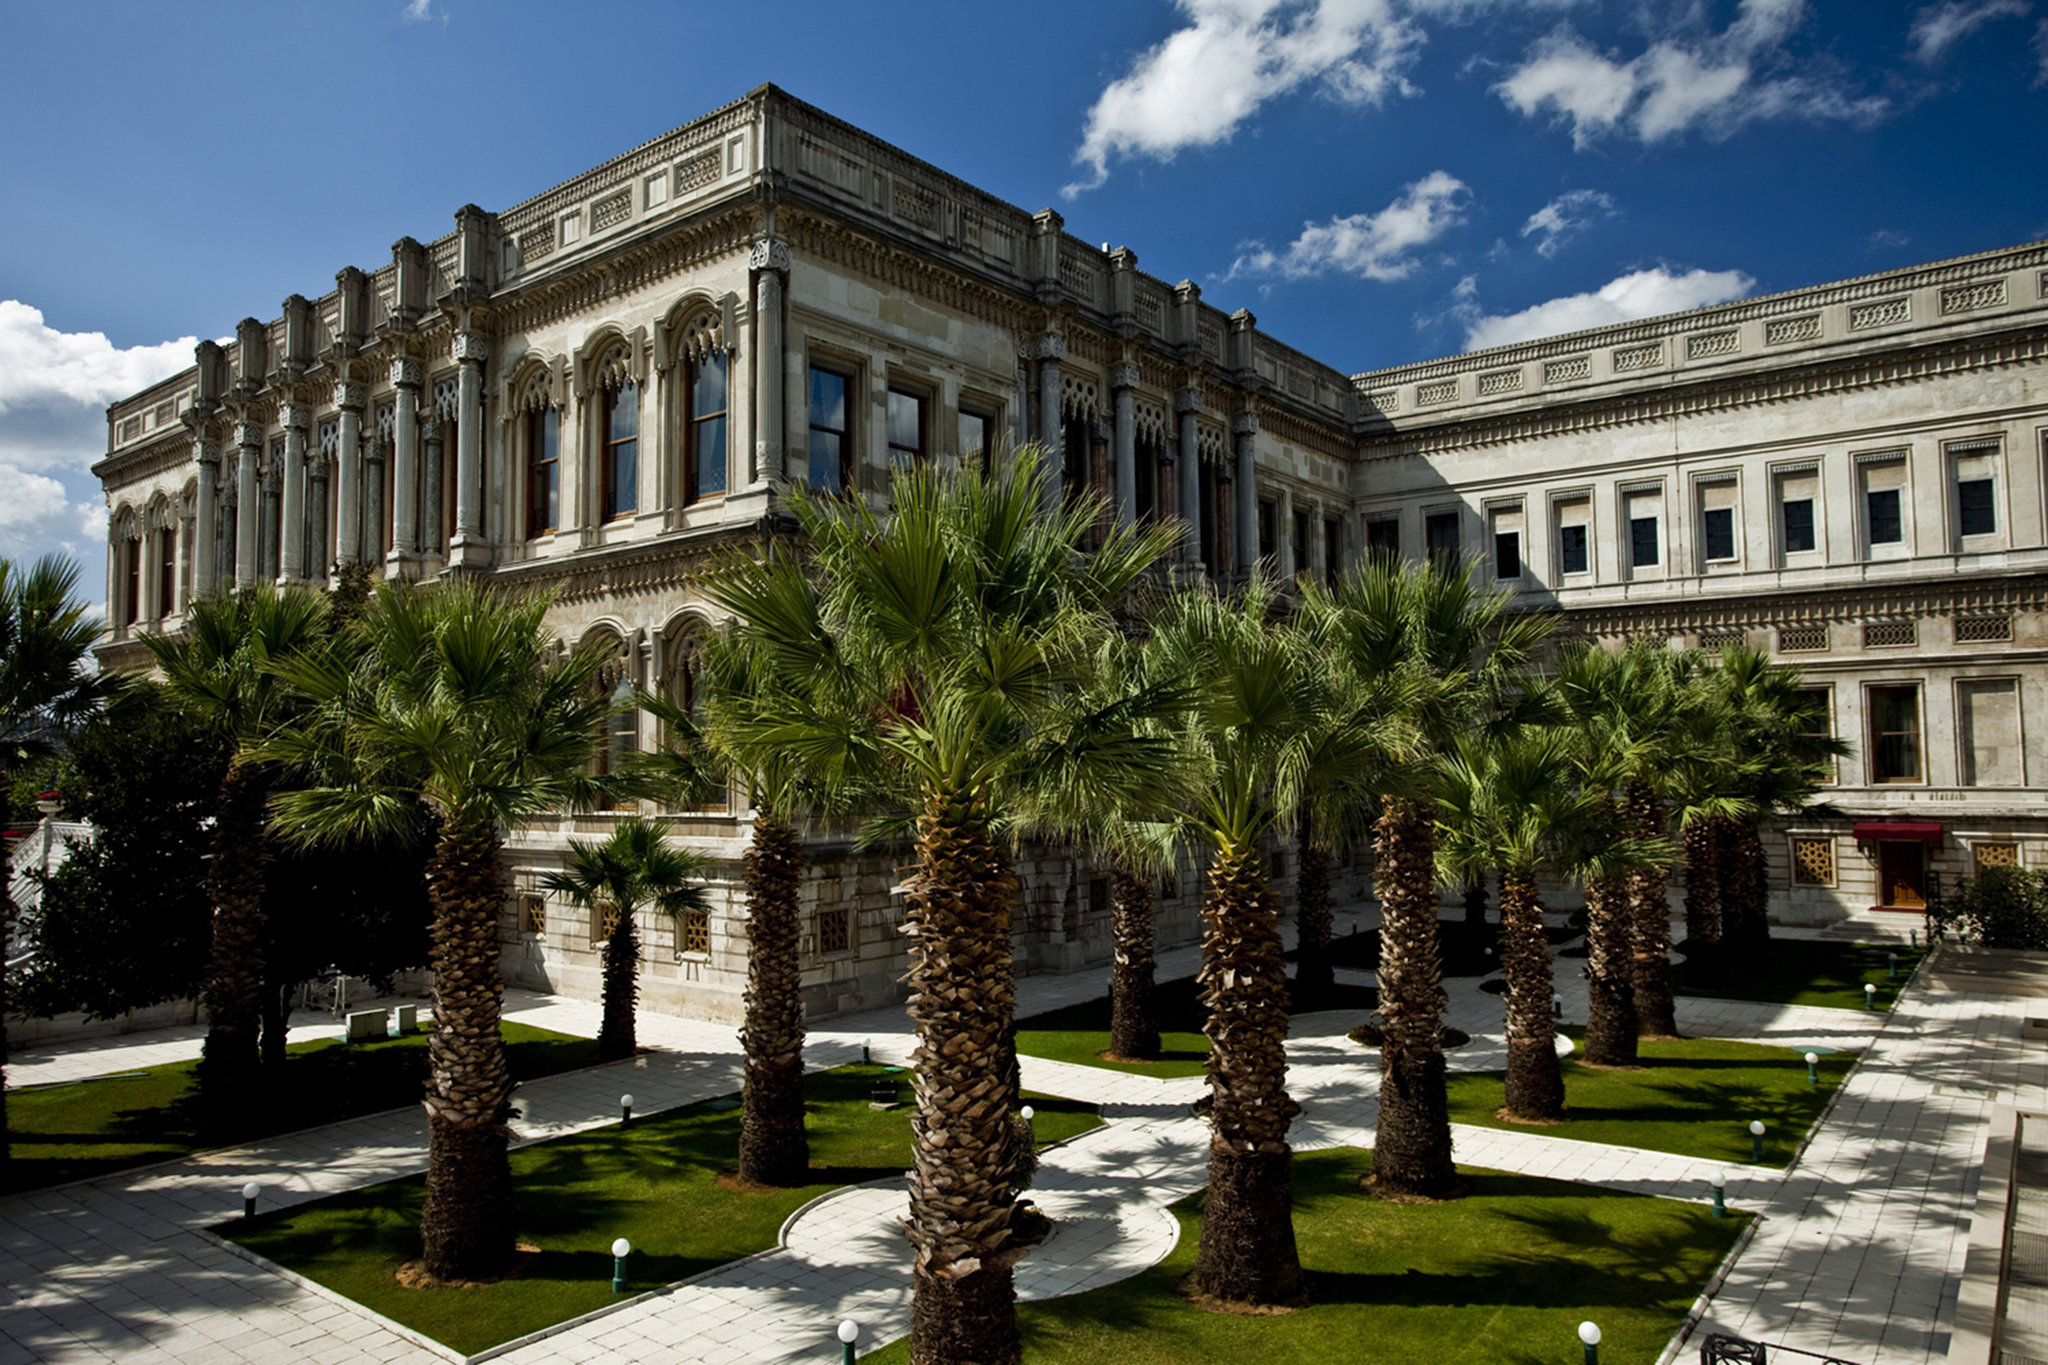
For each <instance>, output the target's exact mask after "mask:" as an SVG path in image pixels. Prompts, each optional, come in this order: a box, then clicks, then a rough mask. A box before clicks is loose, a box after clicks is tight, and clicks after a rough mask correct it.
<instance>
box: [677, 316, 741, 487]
mask: <svg viewBox="0 0 2048 1365" xmlns="http://www.w3.org/2000/svg"><path fill="white" fill-rule="evenodd" d="M729 373H730V371H729V368H728V362H727V359H726V354H725V352H724V351H707V352H705V353H704V355H703V356H701V357H699V358H698V360H697V361H696V363H695V364H693V365H691V366H690V435H689V447H688V451H687V456H688V459H689V462H690V476H689V480H688V484H687V488H686V495H687V498H688V500H689V501H691V502H696V501H698V500H699V499H700V498H712V497H717V496H718V495H719V494H721V493H723V492H725V490H726V465H727V450H728V444H727V438H726V432H727V430H728V425H727V418H728V416H729V415H730V404H731V396H730V389H729V386H728V384H727V382H726V381H727V377H728V375H729Z"/></svg>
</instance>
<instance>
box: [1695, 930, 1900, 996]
mask: <svg viewBox="0 0 2048 1365" xmlns="http://www.w3.org/2000/svg"><path fill="white" fill-rule="evenodd" d="M1678 950H1679V951H1680V952H1684V951H1685V945H1684V944H1682V943H1681V944H1679V945H1678ZM1888 953H1896V954H1897V955H1898V959H1899V975H1898V979H1897V980H1893V979H1892V977H1891V973H1890V969H1889V967H1888V965H1887V963H1886V961H1885V956H1886V954H1888ZM1926 953H1927V949H1926V948H1925V946H1922V947H1919V948H1908V947H1906V946H1905V945H1904V944H1895V943H1893V944H1887V943H1830V942H1827V941H1825V940H1820V939H1799V938H1783V939H1772V940H1771V946H1770V949H1769V951H1768V952H1765V953H1762V954H1759V955H1758V956H1757V957H1755V958H1753V959H1751V958H1745V959H1744V960H1743V961H1742V962H1741V963H1740V964H1738V965H1736V966H1733V967H1731V968H1730V969H1728V970H1726V971H1724V972H1723V973H1722V974H1721V977H1720V979H1718V980H1712V981H1702V982H1698V983H1696V984H1695V983H1693V982H1689V981H1687V980H1686V971H1685V964H1684V963H1680V964H1678V965H1677V966H1676V967H1674V968H1673V969H1672V973H1671V975H1672V982H1673V984H1674V985H1675V986H1676V987H1677V989H1678V993H1679V994H1680V995H1704V996H1712V997H1714V998H1716V999H1720V1000H1761V1001H1766V1002H1768V1003H1771V1004H1777V1005H1823V1006H1827V1007H1830V1008H1833V1009H1839V1010H1860V1009H1862V1008H1863V987H1864V984H1865V983H1866V982H1867V983H1869V984H1870V985H1873V986H1875V987H1877V997H1876V1005H1877V1007H1878V1008H1879V1009H1880V1010H1889V1009H1890V1008H1891V1007H1892V1002H1893V1001H1895V1000H1897V999H1898V996H1899V991H1900V989H1901V988H1902V987H1904V986H1905V984H1906V978H1907V976H1908V975H1910V974H1911V972H1912V970H1913V967H1914V965H1915V964H1916V963H1918V962H1919V961H1920V959H1921V958H1922V957H1924V956H1925V955H1926Z"/></svg>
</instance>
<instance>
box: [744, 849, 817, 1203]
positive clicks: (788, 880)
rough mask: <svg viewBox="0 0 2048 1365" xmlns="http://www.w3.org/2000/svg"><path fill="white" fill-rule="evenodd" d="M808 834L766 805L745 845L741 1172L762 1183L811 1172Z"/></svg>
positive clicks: (796, 1180)
mask: <svg viewBox="0 0 2048 1365" xmlns="http://www.w3.org/2000/svg"><path fill="white" fill-rule="evenodd" d="M803 864H804V847H803V841H802V840H800V839H799V838H797V833H796V830H795V829H794V828H793V827H792V826H791V825H790V824H789V823H788V822H787V821H785V820H782V819H779V818H778V817H776V816H775V815H773V814H771V813H770V812H768V811H765V810H764V811H762V812H761V813H760V814H759V815H757V816H756V817H755V818H754V837H753V840H752V842H751V843H750V844H748V846H747V856H746V877H747V994H746V1011H747V1015H746V1023H745V1025H744V1027H742V1028H741V1030H740V1043H741V1045H742V1046H743V1047H744V1048H745V1049H746V1053H747V1079H746V1085H745V1087H744V1088H743V1089H742V1090H741V1091H740V1101H741V1109H740V1178H741V1179H742V1180H746V1181H750V1182H752V1183H753V1184H756V1185H782V1186H790V1185H802V1184H805V1183H807V1182H808V1181H809V1179H810V1169H811V1145H810V1139H809V1138H808V1137H807V1136H806V1135H805V1132H804V999H803V973H802V967H801V964H800V962H799V960H798V955H797V948H798V931H799V925H798V922H797V919H798V906H799V904H800V897H801V895H802V892H803Z"/></svg>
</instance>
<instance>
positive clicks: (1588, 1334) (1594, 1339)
mask: <svg viewBox="0 0 2048 1365" xmlns="http://www.w3.org/2000/svg"><path fill="white" fill-rule="evenodd" d="M1579 1340H1580V1341H1581V1342H1583V1343H1585V1347H1586V1365H1600V1327H1599V1324H1598V1323H1592V1322H1582V1323H1580V1324H1579Z"/></svg>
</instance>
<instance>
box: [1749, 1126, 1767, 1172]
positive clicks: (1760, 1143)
mask: <svg viewBox="0 0 2048 1365" xmlns="http://www.w3.org/2000/svg"><path fill="white" fill-rule="evenodd" d="M1749 1159H1750V1160H1751V1161H1754V1162H1757V1163H1759V1164H1761V1163H1762V1161H1763V1159H1764V1121H1763V1120H1762V1119H1751V1120H1750V1121H1749Z"/></svg>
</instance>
